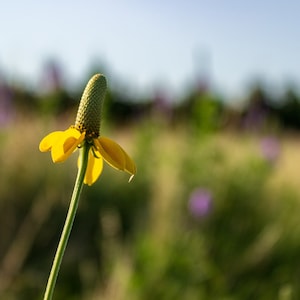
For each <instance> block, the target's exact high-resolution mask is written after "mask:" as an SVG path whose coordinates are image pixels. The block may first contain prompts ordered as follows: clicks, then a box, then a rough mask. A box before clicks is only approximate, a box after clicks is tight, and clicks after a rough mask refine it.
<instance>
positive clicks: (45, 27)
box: [0, 0, 300, 95]
mask: <svg viewBox="0 0 300 300" xmlns="http://www.w3.org/2000/svg"><path fill="white" fill-rule="evenodd" d="M299 11H300V2H299V1H292V0H287V1H283V0H276V1H274V0H273V1H270V0H252V1H240V0H227V1H224V0H223V1H221V0H219V1H217V0H212V1H204V0H198V1H197V0H193V1H192V0H190V1H189V0H186V1H179V0H174V1H171V0H165V1H164V0H159V1H158V0H152V1H144V0H140V1H139V0H129V1H121V0H119V1H116V0H103V1H101V0H100V1H96V0H85V1H83V0H73V1H71V0H62V1H54V0H52V1H37V0H28V1H16V0H11V1H6V2H5V4H3V2H2V4H1V6H0V71H3V72H4V73H6V74H7V75H8V77H10V78H13V77H19V78H23V79H24V80H27V81H28V82H31V83H33V84H35V83H36V82H37V81H38V78H39V76H40V74H41V70H42V67H43V64H44V63H45V61H46V60H47V59H57V60H58V61H59V62H60V63H61V64H62V66H63V69H64V71H65V74H66V80H67V82H68V83H69V84H76V83H77V82H82V80H84V76H86V73H87V71H88V69H89V67H90V65H91V62H92V61H93V60H94V59H97V60H99V61H102V62H104V63H105V64H107V66H108V67H109V70H110V71H111V74H114V75H111V76H118V77H119V78H120V79H122V80H123V81H124V82H128V85H129V86H130V87H131V89H133V90H134V89H135V88H136V90H137V91H138V90H147V89H149V88H152V87H153V86H158V85H165V86H167V87H169V88H170V89H171V90H173V91H174V92H178V91H180V90H182V89H183V88H184V87H185V85H186V84H187V82H189V81H191V80H193V79H194V78H195V75H196V73H199V72H200V73H201V72H204V73H207V74H208V75H209V78H210V80H211V82H212V83H213V84H214V85H215V86H216V87H217V88H218V89H220V90H221V92H223V93H225V94H228V95H236V94H238V93H239V92H240V91H241V90H243V89H244V88H245V85H246V83H247V82H248V81H249V80H251V79H253V78H256V77H259V78H267V80H269V81H271V82H272V83H273V84H275V85H281V84H284V83H285V82H287V81H289V80H293V81H294V82H296V83H298V82H299V83H300V63H299V62H300V39H299V37H300V18H299ZM112 80H113V78H112Z"/></svg>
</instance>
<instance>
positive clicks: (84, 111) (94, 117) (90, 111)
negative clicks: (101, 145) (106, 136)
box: [75, 74, 107, 137]
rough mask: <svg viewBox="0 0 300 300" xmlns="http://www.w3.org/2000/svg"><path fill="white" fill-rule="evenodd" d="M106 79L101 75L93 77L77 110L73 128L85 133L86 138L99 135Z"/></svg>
mask: <svg viewBox="0 0 300 300" xmlns="http://www.w3.org/2000/svg"><path fill="white" fill-rule="evenodd" d="M106 87H107V85H106V79H105V76H103V75H102V74H96V75H94V76H93V77H92V78H91V79H90V80H89V82H88V83H87V85H86V87H85V89H84V91H83V94H82V97H81V100H80V104H79V108H78V112H77V116H76V121H75V128H76V129H77V130H79V131H80V132H83V131H86V135H87V136H91V137H98V136H99V135H100V123H101V111H102V104H103V101H104V98H105V93H106Z"/></svg>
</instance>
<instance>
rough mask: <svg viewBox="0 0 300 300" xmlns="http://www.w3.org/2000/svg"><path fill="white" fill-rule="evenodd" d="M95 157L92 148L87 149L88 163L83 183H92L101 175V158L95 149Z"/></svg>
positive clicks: (79, 162)
mask: <svg viewBox="0 0 300 300" xmlns="http://www.w3.org/2000/svg"><path fill="white" fill-rule="evenodd" d="M94 151H95V154H96V155H97V157H95V156H94V153H93V151H92V149H90V151H89V157H88V165H87V169H86V172H85V177H84V183H85V184H87V185H92V184H93V183H94V182H95V181H96V180H97V179H98V178H99V176H100V175H101V173H102V169H103V159H102V157H101V155H100V153H97V152H98V151H97V150H94ZM80 164H81V161H80V156H79V157H78V167H80Z"/></svg>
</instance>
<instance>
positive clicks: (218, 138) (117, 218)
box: [0, 117, 300, 300]
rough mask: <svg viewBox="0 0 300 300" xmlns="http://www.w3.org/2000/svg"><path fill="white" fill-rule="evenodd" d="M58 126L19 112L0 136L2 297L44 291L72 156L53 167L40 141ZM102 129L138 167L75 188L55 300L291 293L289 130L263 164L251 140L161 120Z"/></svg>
mask: <svg viewBox="0 0 300 300" xmlns="http://www.w3.org/2000/svg"><path fill="white" fill-rule="evenodd" d="M67 121H68V120H64V121H62V120H60V121H57V120H51V119H48V120H45V119H41V118H39V117H32V118H30V120H29V119H24V118H17V119H16V120H15V122H14V123H11V124H10V125H9V126H7V127H6V128H3V129H2V130H1V132H0V143H1V147H0V155H1V168H0V174H1V177H0V178H1V183H0V193H1V197H0V208H1V209H0V214H1V218H0V220H1V221H0V224H1V226H0V236H1V239H0V263H1V269H0V298H1V299H8V300H9V299H18V300H19V299H21V300H22V299H41V297H42V294H43V291H44V286H45V284H46V280H47V277H48V270H49V268H50V266H51V261H52V259H53V255H54V252H55V248H56V245H57V241H58V238H59V235H60V233H61V229H62V225H63V222H64V218H65V214H66V211H67V207H68V199H69V198H70V193H71V191H72V187H73V182H74V180H75V176H76V157H73V158H72V159H71V160H68V161H66V162H65V163H63V164H57V165H54V164H52V162H51V160H50V157H49V156H48V155H45V154H40V153H39V152H38V144H39V141H40V139H41V138H42V137H43V136H44V135H45V134H46V133H47V132H50V131H53V130H55V129H56V128H57V129H59V128H60V129H61V128H64V124H69V122H67ZM58 123H59V124H58ZM61 123H62V124H61ZM108 132H109V136H110V137H113V138H114V139H115V140H116V141H119V142H120V144H122V145H123V146H124V148H126V149H128V151H129V152H130V153H132V156H133V158H134V159H135V161H136V163H137V166H138V174H137V176H136V177H135V178H134V180H133V182H132V183H130V184H128V183H127V179H128V178H127V177H126V175H125V174H122V173H118V172H117V171H115V170H111V169H110V168H105V170H104V172H103V174H102V175H101V178H100V180H99V181H98V182H97V183H96V184H95V185H93V186H92V187H87V186H85V187H84V190H83V196H82V199H81V201H80V206H79V210H78V214H77V216H76V219H75V224H74V227H73V231H72V235H71V238H70V242H69V245H68V247H67V250H66V255H65V259H64V261H63V267H62V271H61V273H60V275H59V278H58V282H57V290H56V294H55V299H74V300H75V299H107V300H110V299H114V300H115V299H155V298H156V299H191V300H193V299H227V300H228V299H272V300H273V299H298V298H299V296H300V290H299V272H300V263H299V262H298V261H299V260H298V259H297V258H298V253H299V251H300V218H299V209H300V203H299V195H300V188H299V184H298V181H299V179H298V174H300V173H299V170H298V167H297V166H298V165H300V164H299V163H300V152H299V151H298V149H299V141H298V140H297V139H296V138H295V137H294V138H291V137H285V136H282V137H281V138H280V139H279V140H278V148H279V150H278V151H279V152H278V156H277V157H276V158H274V159H273V160H272V161H270V160H269V159H268V157H266V156H265V154H264V153H263V152H262V149H261V136H259V135H247V134H237V133H228V132H222V133H214V132H210V133H207V134H203V133H202V132H197V131H194V130H191V128H190V127H189V126H185V125H182V126H181V127H177V126H173V127H170V126H168V125H166V124H165V123H164V122H162V120H159V119H157V120H156V119H155V120H144V121H141V122H139V123H138V124H135V125H131V126H128V127H126V128H125V129H124V128H123V129H120V128H112V127H110V126H109V124H106V127H105V128H103V130H102V133H103V134H108ZM195 191H196V192H197V191H207V192H208V193H209V195H210V197H209V199H206V200H205V201H208V203H209V204H208V205H209V206H208V209H206V210H203V211H195V209H197V208H195V207H194V206H192V205H190V201H192V200H191V197H192V195H193V194H195ZM195 201H199V205H200V206H199V207H200V209H201V205H202V202H201V201H203V200H202V198H201V197H199V199H197V198H196V200H195ZM197 205H198V204H197ZM193 207H194V208H193ZM193 209H194V210H193Z"/></svg>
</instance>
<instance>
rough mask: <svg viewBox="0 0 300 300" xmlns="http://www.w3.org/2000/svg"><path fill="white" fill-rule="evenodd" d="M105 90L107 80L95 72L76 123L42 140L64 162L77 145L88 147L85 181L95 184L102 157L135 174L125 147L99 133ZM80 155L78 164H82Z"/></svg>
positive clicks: (46, 148) (53, 154)
mask: <svg viewBox="0 0 300 300" xmlns="http://www.w3.org/2000/svg"><path fill="white" fill-rule="evenodd" d="M105 92H106V79H105V77H104V76H103V75H101V74H96V75H94V76H93V77H92V78H91V79H90V81H89V82H88V84H87V86H86V88H85V90H84V92H83V94H82V98H81V101H80V105H79V109H78V112H77V117H76V121H75V125H71V126H70V127H69V128H68V129H67V130H65V131H54V132H52V133H50V134H48V135H47V136H45V137H44V138H43V139H42V141H41V142H40V145H39V149H40V151H42V152H47V151H51V156H52V160H53V162H54V163H57V162H63V161H65V160H66V159H67V158H68V157H69V156H70V155H71V154H72V153H73V152H74V151H75V150H76V149H77V148H82V147H89V155H88V164H87V169H86V173H85V178H84V183H85V184H88V185H92V184H93V183H94V182H95V181H96V180H97V179H98V177H99V176H100V174H101V172H102V168H103V160H105V161H106V162H107V163H108V164H109V165H110V166H112V167H113V168H115V169H118V170H121V171H125V172H127V173H129V174H130V175H131V177H130V179H129V181H130V180H131V179H132V177H133V176H134V175H135V174H136V166H135V163H134V161H133V160H132V159H131V158H130V157H129V155H128V154H127V153H126V152H125V150H124V149H123V148H122V147H121V146H120V145H118V144H117V143H116V142H114V141H112V140H111V139H109V138H107V137H103V136H100V122H101V110H102V104H103V100H104V97H105ZM81 163H82V162H81V160H80V157H79V159H78V167H79V166H80V165H81Z"/></svg>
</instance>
